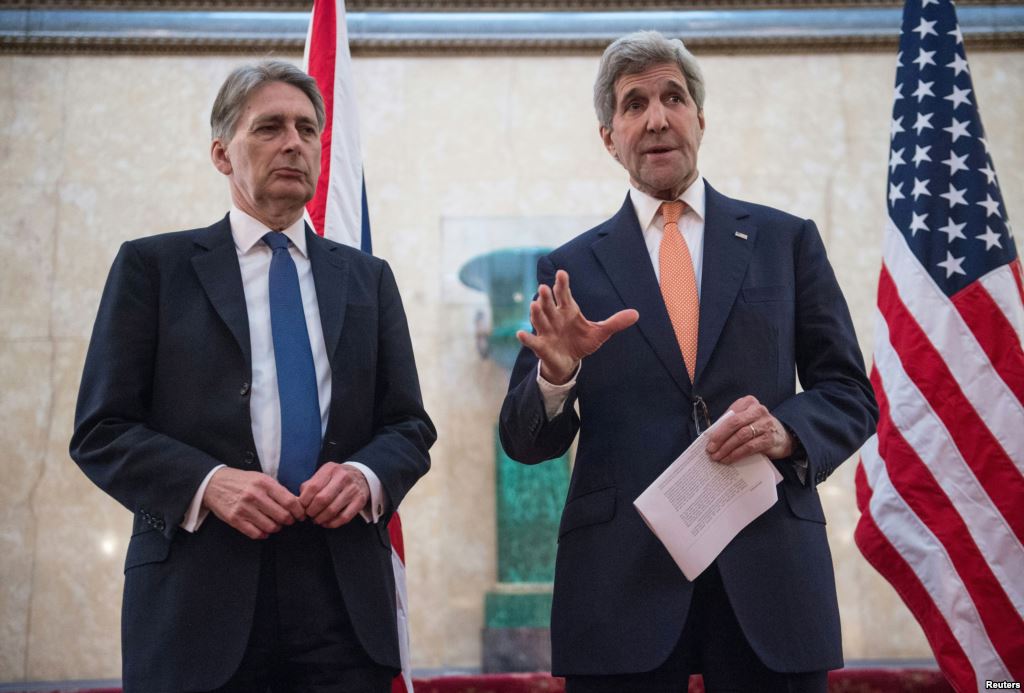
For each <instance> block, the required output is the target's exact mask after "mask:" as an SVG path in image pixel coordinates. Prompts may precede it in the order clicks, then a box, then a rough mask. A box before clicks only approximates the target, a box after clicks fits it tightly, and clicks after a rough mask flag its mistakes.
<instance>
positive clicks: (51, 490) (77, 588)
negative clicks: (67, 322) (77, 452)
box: [26, 340, 131, 681]
mask: <svg viewBox="0 0 1024 693" xmlns="http://www.w3.org/2000/svg"><path fill="white" fill-rule="evenodd" d="M85 346H86V345H85V342H84V341H83V340H64V341H59V342H57V343H56V344H55V347H54V363H53V390H54V401H53V406H52V414H51V420H50V427H49V439H48V441H47V447H46V462H45V467H44V469H43V473H42V477H41V478H40V480H39V481H38V483H37V486H36V489H35V492H34V493H33V495H32V502H31V510H32V515H33V517H34V518H35V547H34V549H35V568H34V573H33V584H32V605H31V618H30V621H29V630H28V658H27V666H26V674H27V677H28V679H29V680H51V681H52V680H62V679H83V678H84V679H102V678H116V677H118V676H119V675H120V601H121V586H122V575H121V568H122V564H123V561H124V553H125V550H126V549H127V544H128V537H129V535H130V534H131V516H130V514H129V513H128V512H127V511H126V510H125V509H124V508H123V507H121V506H120V505H118V504H117V503H116V502H114V501H113V500H112V499H111V498H109V497H108V496H106V495H105V494H104V493H103V492H102V491H100V490H99V489H98V488H96V487H95V486H94V485H93V484H92V482H90V481H89V480H88V479H87V478H86V476H85V475H84V474H83V473H82V472H81V471H80V470H79V469H78V467H77V466H75V464H74V463H73V462H72V461H71V459H70V457H69V456H68V441H69V438H70V436H71V430H72V423H73V420H74V405H75V399H76V396H77V388H78V382H79V379H80V377H81V374H82V362H83V361H84V358H85Z"/></svg>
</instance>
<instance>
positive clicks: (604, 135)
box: [597, 125, 619, 161]
mask: <svg viewBox="0 0 1024 693" xmlns="http://www.w3.org/2000/svg"><path fill="white" fill-rule="evenodd" d="M597 131H598V133H600V135H601V141H602V142H604V148H605V149H607V150H608V153H609V154H611V155H612V158H613V159H615V160H616V161H618V160H619V155H618V154H616V153H615V143H614V142H612V131H611V130H609V129H608V128H606V127H605V126H604V125H599V126H598V128H597Z"/></svg>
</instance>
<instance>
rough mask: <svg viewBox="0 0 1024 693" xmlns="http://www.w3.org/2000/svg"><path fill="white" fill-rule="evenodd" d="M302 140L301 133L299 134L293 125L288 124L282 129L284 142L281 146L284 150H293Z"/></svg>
mask: <svg viewBox="0 0 1024 693" xmlns="http://www.w3.org/2000/svg"><path fill="white" fill-rule="evenodd" d="M301 142H302V135H301V134H299V129H298V128H297V127H295V126H294V125H288V126H286V127H285V129H284V142H283V144H282V146H283V147H284V149H285V151H293V150H295V149H298V147H299V144H300V143H301Z"/></svg>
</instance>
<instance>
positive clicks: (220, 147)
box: [210, 138, 232, 176]
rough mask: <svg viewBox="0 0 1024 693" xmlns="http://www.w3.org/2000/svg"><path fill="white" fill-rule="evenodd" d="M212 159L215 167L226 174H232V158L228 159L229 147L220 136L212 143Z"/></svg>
mask: <svg viewBox="0 0 1024 693" xmlns="http://www.w3.org/2000/svg"><path fill="white" fill-rule="evenodd" d="M210 161H212V162H213V166H214V168H216V169H217V170H218V171H220V172H221V173H223V174H224V175H225V176H230V175H231V172H232V168H231V160H230V159H228V148H227V145H226V144H225V143H224V142H222V141H221V140H220V138H216V139H214V140H213V142H212V143H211V144H210Z"/></svg>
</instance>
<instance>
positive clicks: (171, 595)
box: [71, 217, 436, 693]
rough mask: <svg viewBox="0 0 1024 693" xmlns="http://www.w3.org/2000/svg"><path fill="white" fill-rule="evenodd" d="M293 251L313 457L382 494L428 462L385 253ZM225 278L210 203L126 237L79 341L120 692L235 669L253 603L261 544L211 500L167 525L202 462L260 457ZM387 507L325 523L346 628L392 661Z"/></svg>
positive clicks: (230, 245) (78, 426) (190, 682)
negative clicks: (162, 228) (369, 480)
mask: <svg viewBox="0 0 1024 693" xmlns="http://www.w3.org/2000/svg"><path fill="white" fill-rule="evenodd" d="M306 238H307V248H308V253H309V260H310V263H311V265H312V271H313V278H314V283H315V286H316V292H317V301H318V303H319V306H320V320H321V324H322V326H323V332H324V340H325V342H326V346H327V354H328V358H329V359H330V362H331V378H332V380H331V388H332V390H331V392H332V399H331V404H330V414H329V417H328V423H327V431H326V434H325V436H324V445H323V448H322V450H321V453H320V462H321V463H323V462H325V461H328V460H332V461H341V462H343V461H345V460H350V459H351V460H358V461H359V462H361V463H363V464H365V465H367V466H368V467H369V468H370V469H372V470H373V471H374V472H375V473H376V474H377V476H378V477H379V478H380V481H381V483H382V484H383V487H384V489H385V490H386V492H387V494H388V498H389V499H390V501H391V507H392V508H397V507H398V505H399V504H400V503H401V502H402V498H403V497H404V496H405V494H406V492H407V491H408V490H409V489H410V488H411V487H412V485H413V484H414V483H415V482H416V480H417V479H418V478H419V477H420V476H422V475H423V474H424V473H425V472H426V471H427V469H428V468H429V466H430V461H429V456H428V452H427V451H428V449H429V447H430V445H431V444H432V443H433V441H434V439H435V436H436V434H435V431H434V427H433V424H432V423H431V422H430V419H429V418H428V417H427V414H426V412H425V411H424V410H423V405H422V401H421V397H420V390H419V383H418V380H417V375H416V366H415V363H414V361H413V353H412V346H411V343H410V340H409V331H408V327H407V324H406V318H405V313H404V311H403V308H402V302H401V298H400V297H399V294H398V288H397V286H396V284H395V280H394V277H393V275H392V273H391V270H390V268H389V267H388V266H387V264H386V263H385V262H383V261H382V260H379V259H377V258H373V257H371V256H369V255H366V254H364V253H361V252H359V251H357V250H354V249H352V248H348V247H346V246H343V245H339V244H337V243H334V242H332V241H329V240H325V239H323V238H320V237H319V236H316V235H315V234H313V233H312V232H310V231H309V229H308V228H307V230H306ZM251 382H252V371H251V357H250V345H249V325H248V316H247V312H246V304H245V296H244V293H243V289H242V276H241V272H240V270H239V265H238V258H237V254H236V251H235V246H234V242H233V240H232V236H231V229H230V224H229V222H228V219H227V217H225V218H224V219H222V220H221V221H219V222H217V223H216V224H214V225H213V226H210V227H208V228H204V229H195V230H191V231H182V232H178V233H171V234H164V235H159V236H152V237H149V238H142V239H139V240H135V241H129V242H127V243H125V244H124V245H123V246H122V247H121V250H120V252H119V253H118V255H117V258H116V260H115V261H114V264H113V267H112V268H111V270H110V275H109V277H108V279H107V284H106V288H105V289H104V292H103V298H102V300H101V302H100V308H99V313H98V315H97V317H96V324H95V327H94V330H93V336H92V341H91V343H90V345H89V351H88V355H87V357H86V361H85V369H84V373H83V376H82V385H81V390H80V392H79V398H78V408H77V411H76V415H75V432H74V436H73V438H72V440H71V455H72V457H73V458H74V459H75V461H76V462H77V463H78V464H79V465H80V466H81V468H82V469H83V470H84V471H85V473H86V474H87V475H88V476H89V478H90V479H92V480H93V481H94V482H95V483H96V484H97V485H98V486H99V487H100V488H102V489H103V490H104V491H106V492H107V493H109V494H110V495H111V496H113V497H114V498H115V499H117V500H118V501H119V502H121V503H122V504H123V505H124V506H125V507H127V508H128V509H129V510H130V511H132V512H133V513H134V515H135V523H134V528H133V531H132V538H131V542H130V543H129V546H128V555H127V559H126V561H125V586H124V604H123V612H122V652H123V664H124V669H123V678H124V684H125V690H126V691H142V692H145V693H160V692H162V691H180V690H207V689H209V688H213V687H216V686H218V685H220V684H222V683H224V681H225V680H226V679H227V678H228V677H229V676H230V675H231V674H232V673H233V672H234V671H235V669H236V668H237V666H238V664H239V662H240V660H241V657H242V653H243V651H244V649H245V646H246V643H247V640H248V635H249V630H250V625H251V621H252V616H253V610H254V604H255V598H256V588H257V578H258V574H259V565H260V551H261V542H259V541H254V540H251V539H248V538H246V537H245V536H244V535H242V534H241V533H240V532H238V531H236V530H234V529H232V528H231V527H230V526H228V525H226V524H225V523H223V522H221V521H220V520H219V519H218V518H217V517H216V516H214V515H213V514H210V515H209V516H208V517H207V518H206V520H205V522H204V523H203V525H202V526H201V527H200V528H199V530H198V531H197V532H195V533H194V534H190V533H188V532H185V531H183V530H180V529H179V528H178V525H179V523H180V522H181V520H182V518H183V517H184V515H185V511H186V509H187V507H188V505H189V503H190V502H191V500H192V497H193V496H194V494H195V492H196V490H197V489H198V487H199V485H200V483H201V482H202V480H203V479H204V478H205V477H206V475H207V473H208V472H209V471H210V470H211V469H212V468H213V467H214V466H215V465H218V464H226V465H228V466H231V467H236V468H238V469H244V470H259V469H260V462H259V459H258V458H257V454H256V445H255V442H254V441H253V436H252V423H251V419H250V414H249V387H250V386H249V383H251ZM386 520H387V518H386V517H385V518H383V519H382V521H381V522H380V523H379V524H375V525H371V524H367V523H366V522H364V521H363V520H362V519H361V518H358V517H357V518H356V519H355V520H353V521H352V522H350V523H349V524H347V525H345V526H343V527H341V528H339V529H336V530H325V532H326V536H327V543H328V545H329V547H330V552H331V557H332V559H333V562H334V565H335V572H336V575H337V579H338V585H339V587H340V589H341V592H342V594H343V596H344V600H345V604H346V606H347V608H348V610H349V613H350V615H351V619H352V622H353V625H354V627H355V630H356V634H357V635H358V637H359V639H360V641H361V642H362V644H363V646H364V647H365V649H366V650H367V652H368V653H369V654H370V656H371V657H372V658H373V659H374V660H376V661H377V662H378V663H380V664H382V665H385V666H390V667H394V668H396V669H397V668H399V654H398V641H397V634H396V628H395V592H394V576H393V573H392V567H391V553H390V542H389V538H388V533H387V525H386Z"/></svg>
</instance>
